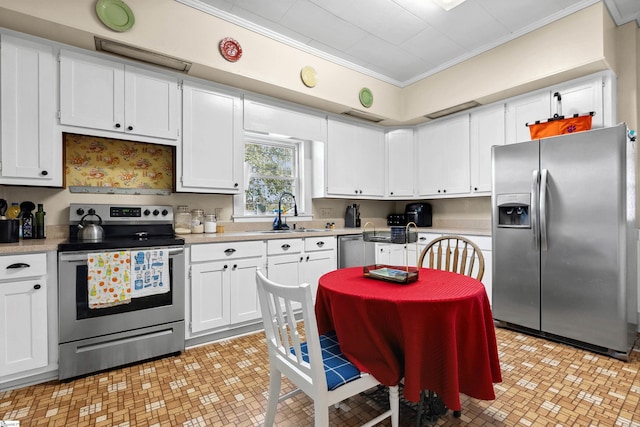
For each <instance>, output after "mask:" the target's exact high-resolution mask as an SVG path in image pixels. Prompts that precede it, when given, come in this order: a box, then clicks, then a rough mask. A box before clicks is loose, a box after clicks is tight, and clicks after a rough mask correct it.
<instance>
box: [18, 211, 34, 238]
mask: <svg viewBox="0 0 640 427" xmlns="http://www.w3.org/2000/svg"><path fill="white" fill-rule="evenodd" d="M35 207H36V205H34V204H33V202H22V203H20V217H21V218H22V238H23V239H33V237H34V236H33V212H32V211H33V209H34V208H35Z"/></svg>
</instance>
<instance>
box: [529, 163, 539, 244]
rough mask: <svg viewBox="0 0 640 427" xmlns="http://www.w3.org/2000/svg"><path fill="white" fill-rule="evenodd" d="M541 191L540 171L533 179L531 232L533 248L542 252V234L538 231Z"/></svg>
mask: <svg viewBox="0 0 640 427" xmlns="http://www.w3.org/2000/svg"><path fill="white" fill-rule="evenodd" d="M539 190H540V171H539V170H538V169H536V170H534V171H533V176H532V177H531V231H532V232H533V247H534V248H535V249H536V250H537V251H538V250H540V232H539V231H538V199H539V195H540V194H539Z"/></svg>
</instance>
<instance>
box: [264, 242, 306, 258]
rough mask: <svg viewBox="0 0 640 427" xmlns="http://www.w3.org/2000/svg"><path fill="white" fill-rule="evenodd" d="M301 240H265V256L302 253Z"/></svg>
mask: <svg viewBox="0 0 640 427" xmlns="http://www.w3.org/2000/svg"><path fill="white" fill-rule="evenodd" d="M302 249H303V244H302V239H274V240H267V255H282V254H293V253H299V252H302Z"/></svg>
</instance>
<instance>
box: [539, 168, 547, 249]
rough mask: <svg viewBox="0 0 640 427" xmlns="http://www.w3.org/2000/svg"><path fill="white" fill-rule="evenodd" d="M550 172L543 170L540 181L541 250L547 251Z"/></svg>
mask: <svg viewBox="0 0 640 427" xmlns="http://www.w3.org/2000/svg"><path fill="white" fill-rule="evenodd" d="M548 176H549V172H548V171H547V170H546V169H542V173H541V180H540V248H541V249H542V250H543V251H545V252H546V251H547V246H548V245H547V181H548Z"/></svg>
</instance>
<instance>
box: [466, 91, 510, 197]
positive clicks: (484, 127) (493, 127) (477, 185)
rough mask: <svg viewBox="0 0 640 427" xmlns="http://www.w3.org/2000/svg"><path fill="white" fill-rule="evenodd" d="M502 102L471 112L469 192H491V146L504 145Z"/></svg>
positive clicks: (503, 107)
mask: <svg viewBox="0 0 640 427" xmlns="http://www.w3.org/2000/svg"><path fill="white" fill-rule="evenodd" d="M504 115H505V106H504V104H493V105H490V106H488V107H484V108H479V109H476V110H474V111H472V112H471V114H470V117H471V129H470V141H469V143H470V147H469V153H470V156H471V159H470V160H471V193H474V194H481V193H487V194H490V193H491V147H493V146H494V145H504V142H505V127H504V126H505V125H504Z"/></svg>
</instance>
